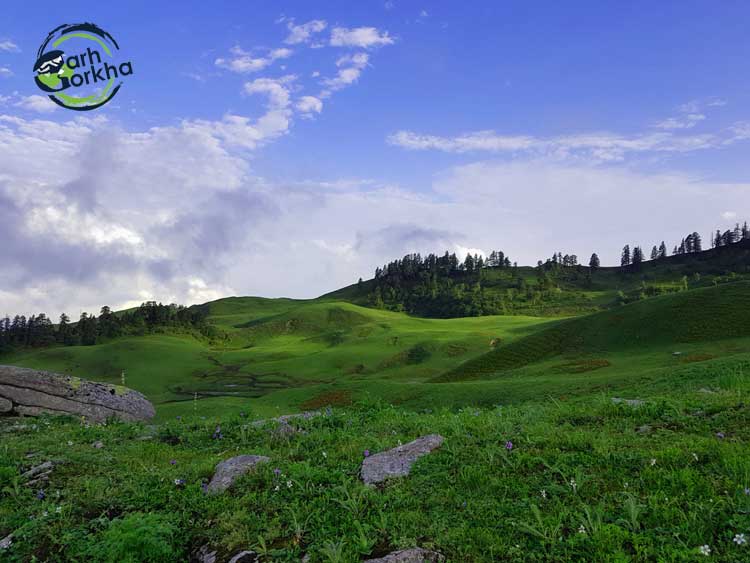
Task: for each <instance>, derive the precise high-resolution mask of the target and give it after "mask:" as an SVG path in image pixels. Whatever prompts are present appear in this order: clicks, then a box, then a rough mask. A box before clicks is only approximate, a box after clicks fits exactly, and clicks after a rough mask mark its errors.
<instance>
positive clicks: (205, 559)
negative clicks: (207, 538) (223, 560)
mask: <svg viewBox="0 0 750 563" xmlns="http://www.w3.org/2000/svg"><path fill="white" fill-rule="evenodd" d="M216 553H217V552H216V551H215V550H212V549H211V548H210V547H209V546H207V545H202V546H201V547H200V548H199V549H198V551H196V552H195V553H193V555H192V557H191V558H190V562H191V563H216Z"/></svg>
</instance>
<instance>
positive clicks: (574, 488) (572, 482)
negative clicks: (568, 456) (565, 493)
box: [570, 478, 578, 492]
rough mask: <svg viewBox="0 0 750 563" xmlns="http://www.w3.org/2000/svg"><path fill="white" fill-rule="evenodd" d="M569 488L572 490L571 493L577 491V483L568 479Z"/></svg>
mask: <svg viewBox="0 0 750 563" xmlns="http://www.w3.org/2000/svg"><path fill="white" fill-rule="evenodd" d="M570 486H571V488H572V489H573V492H575V491H577V490H578V483H576V480H575V479H573V478H571V479H570Z"/></svg>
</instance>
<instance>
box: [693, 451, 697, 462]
mask: <svg viewBox="0 0 750 563" xmlns="http://www.w3.org/2000/svg"><path fill="white" fill-rule="evenodd" d="M693 459H694V460H695V461H698V454H696V453H693Z"/></svg>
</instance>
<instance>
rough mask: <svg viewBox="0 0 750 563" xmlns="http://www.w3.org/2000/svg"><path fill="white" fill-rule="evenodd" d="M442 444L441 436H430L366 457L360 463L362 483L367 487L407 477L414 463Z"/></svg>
mask: <svg viewBox="0 0 750 563" xmlns="http://www.w3.org/2000/svg"><path fill="white" fill-rule="evenodd" d="M442 443H443V437H442V436H440V435H439V434H430V435H428V436H423V437H421V438H417V439H416V440H414V441H413V442H409V443H408V444H404V445H403V446H398V447H397V448H393V449H392V450H388V451H386V452H381V453H379V454H375V455H372V456H370V457H367V458H365V460H364V461H363V462H362V481H364V482H365V484H367V485H372V484H375V483H381V482H383V481H385V480H386V479H389V478H391V477H403V476H404V475H408V474H409V472H410V471H411V467H412V465H414V462H415V461H417V460H418V459H419V458H420V457H422V456H423V455H426V454H428V453H430V452H431V451H432V450H434V449H436V448H439V447H440V446H441V445H442Z"/></svg>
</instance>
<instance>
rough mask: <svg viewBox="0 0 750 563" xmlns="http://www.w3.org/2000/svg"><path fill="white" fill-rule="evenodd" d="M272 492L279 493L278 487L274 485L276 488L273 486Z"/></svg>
mask: <svg viewBox="0 0 750 563" xmlns="http://www.w3.org/2000/svg"><path fill="white" fill-rule="evenodd" d="M273 490H274V491H276V492H277V493H278V492H279V486H278V485H276V486H275V487H274V488H273Z"/></svg>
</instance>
